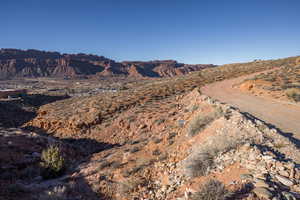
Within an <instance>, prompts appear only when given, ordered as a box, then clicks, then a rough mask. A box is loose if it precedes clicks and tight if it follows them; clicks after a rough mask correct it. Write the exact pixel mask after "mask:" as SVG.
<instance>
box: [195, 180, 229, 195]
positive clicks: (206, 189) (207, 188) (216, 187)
mask: <svg viewBox="0 0 300 200" xmlns="http://www.w3.org/2000/svg"><path fill="white" fill-rule="evenodd" d="M230 195H231V193H230V191H228V190H227V189H226V188H225V186H224V184H223V183H221V182H220V181H218V180H214V179H211V180H209V181H207V182H206V183H205V184H204V185H203V186H201V188H200V190H199V191H198V192H196V193H195V194H194V195H193V196H192V200H226V199H229V198H230Z"/></svg>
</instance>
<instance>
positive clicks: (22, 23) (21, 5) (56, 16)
mask: <svg viewBox="0 0 300 200" xmlns="http://www.w3.org/2000/svg"><path fill="white" fill-rule="evenodd" d="M0 27H1V29H0V48H21V49H29V48H34V49H41V50H50V51H59V52H66V53H78V52H84V53H93V54H98V55H103V56H106V57H109V58H112V59H116V60H118V61H121V60H153V59H175V60H178V61H180V62H185V63H214V64H222V63H231V62H240V61H250V60H253V59H270V58H280V57H288V56H294V55H300V0H1V1H0Z"/></svg>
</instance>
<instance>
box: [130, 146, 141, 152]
mask: <svg viewBox="0 0 300 200" xmlns="http://www.w3.org/2000/svg"><path fill="white" fill-rule="evenodd" d="M140 150H141V148H140V147H133V148H132V149H130V150H129V152H130V153H135V152H138V151H140Z"/></svg>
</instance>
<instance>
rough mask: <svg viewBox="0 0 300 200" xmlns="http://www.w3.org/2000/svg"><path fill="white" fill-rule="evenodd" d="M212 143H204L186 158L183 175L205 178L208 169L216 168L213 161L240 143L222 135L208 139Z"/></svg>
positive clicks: (240, 142)
mask: <svg viewBox="0 0 300 200" xmlns="http://www.w3.org/2000/svg"><path fill="white" fill-rule="evenodd" d="M210 141H214V142H213V143H205V145H203V146H200V147H199V148H198V147H197V148H195V149H194V152H192V154H191V155H190V156H189V157H188V158H187V160H186V165H185V170H186V171H185V173H186V175H187V176H188V177H191V178H194V177H198V176H205V175H207V174H208V173H209V171H210V169H213V168H215V167H216V164H215V161H214V159H215V158H216V157H217V156H218V155H219V154H220V153H224V152H228V151H230V150H232V149H235V148H237V146H238V145H240V144H242V141H241V140H239V139H237V138H233V137H227V138H226V137H224V136H222V135H218V136H213V137H211V138H210Z"/></svg>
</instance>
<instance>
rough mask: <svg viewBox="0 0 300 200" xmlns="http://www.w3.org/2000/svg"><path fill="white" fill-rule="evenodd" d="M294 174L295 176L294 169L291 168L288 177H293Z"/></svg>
mask: <svg viewBox="0 0 300 200" xmlns="http://www.w3.org/2000/svg"><path fill="white" fill-rule="evenodd" d="M294 176H295V170H294V169H291V172H290V176H289V178H291V179H293V178H294Z"/></svg>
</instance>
